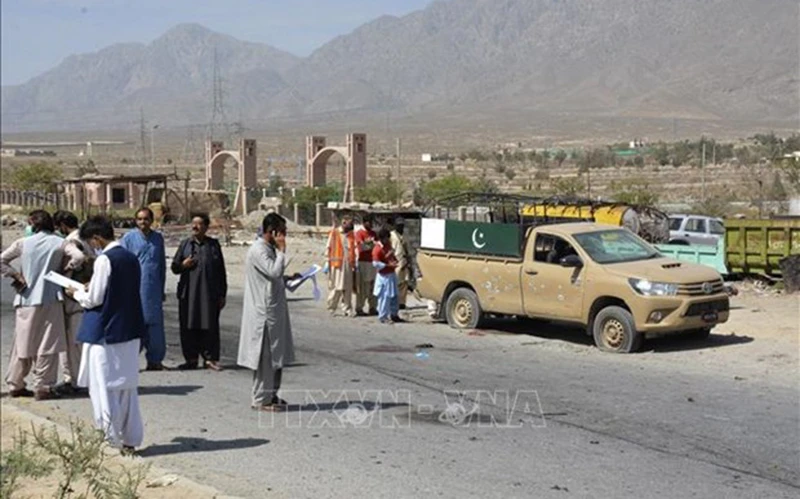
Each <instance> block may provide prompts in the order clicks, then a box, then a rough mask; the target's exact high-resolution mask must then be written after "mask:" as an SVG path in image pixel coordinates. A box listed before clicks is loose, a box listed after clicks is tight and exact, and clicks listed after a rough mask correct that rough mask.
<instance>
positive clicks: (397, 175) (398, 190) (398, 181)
mask: <svg viewBox="0 0 800 499" xmlns="http://www.w3.org/2000/svg"><path fill="white" fill-rule="evenodd" d="M395 175H396V179H395V182H397V187H398V188H397V205H398V206H399V205H400V137H398V138H397V171H396V172H395Z"/></svg>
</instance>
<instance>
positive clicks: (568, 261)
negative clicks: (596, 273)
mask: <svg viewBox="0 0 800 499" xmlns="http://www.w3.org/2000/svg"><path fill="white" fill-rule="evenodd" d="M559 264H560V265H561V266H562V267H567V268H579V267H583V260H581V257H579V256H578V255H567V256H565V257H564V258H562V259H561V260H560V261H559Z"/></svg>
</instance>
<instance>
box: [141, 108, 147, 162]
mask: <svg viewBox="0 0 800 499" xmlns="http://www.w3.org/2000/svg"><path fill="white" fill-rule="evenodd" d="M146 135H147V130H146V129H145V127H144V108H141V107H140V108H139V139H140V143H139V148H140V152H141V161H140V163H141V164H142V165H144V162H145V161H147V159H146V158H147V146H146V145H145V137H146Z"/></svg>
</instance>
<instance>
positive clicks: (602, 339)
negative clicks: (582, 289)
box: [592, 306, 644, 353]
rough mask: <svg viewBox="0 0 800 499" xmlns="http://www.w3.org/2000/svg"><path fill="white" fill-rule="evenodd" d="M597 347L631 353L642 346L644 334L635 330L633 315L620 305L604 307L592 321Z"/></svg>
mask: <svg viewBox="0 0 800 499" xmlns="http://www.w3.org/2000/svg"><path fill="white" fill-rule="evenodd" d="M592 333H593V336H594V343H595V345H597V348H599V349H600V350H602V351H604V352H611V353H632V352H635V351H637V350H639V348H640V347H641V346H642V341H643V340H644V336H643V335H642V333H640V332H639V331H637V330H636V323H635V322H634V320H633V315H631V313H630V312H628V311H627V310H625V309H624V308H622V307H617V306H610V307H606V308H604V309H603V310H601V311H600V312H598V313H597V315H596V316H595V318H594V322H593V323H592Z"/></svg>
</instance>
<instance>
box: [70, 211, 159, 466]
mask: <svg viewBox="0 0 800 499" xmlns="http://www.w3.org/2000/svg"><path fill="white" fill-rule="evenodd" d="M80 236H81V239H83V240H84V241H87V242H88V243H89V245H90V246H91V247H92V248H94V249H95V250H102V254H101V255H99V256H98V257H97V259H96V260H95V264H94V273H93V275H92V279H91V281H90V282H89V285H88V286H87V287H86V289H77V290H76V289H69V290H68V291H67V294H69V295H71V296H73V297H74V298H75V300H76V301H77V302H78V303H80V304H81V306H82V307H83V308H84V309H85V310H86V311H85V312H84V315H83V320H82V321H81V325H80V330H79V332H78V341H80V342H81V343H83V353H82V355H81V364H80V369H79V372H78V386H82V387H88V388H89V397H90V398H91V401H92V409H93V413H94V422H95V426H96V427H97V428H98V429H101V430H103V431H104V432H105V434H106V439H107V440H108V442H109V443H110V444H111V445H112V446H114V447H116V448H121V449H122V451H123V452H124V453H130V452H132V451H133V449H134V448H135V447H138V446H139V445H141V444H142V440H143V438H144V427H143V425H142V418H141V414H140V412H139V396H138V393H137V388H138V385H139V346H140V344H141V338H142V337H143V336H144V334H145V332H146V329H145V322H144V315H143V313H142V305H141V301H140V299H139V285H140V281H141V270H140V267H139V262H138V260H137V258H136V255H134V254H133V253H131V252H130V251H128V250H126V249H125V248H123V247H122V246H120V244H119V243H117V242H116V241H114V228H113V227H112V225H111V222H109V221H108V219H106V218H105V217H102V216H98V217H92V218H90V219H89V220H87V221H86V223H84V224H83V226H82V227H81V232H80Z"/></svg>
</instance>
